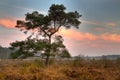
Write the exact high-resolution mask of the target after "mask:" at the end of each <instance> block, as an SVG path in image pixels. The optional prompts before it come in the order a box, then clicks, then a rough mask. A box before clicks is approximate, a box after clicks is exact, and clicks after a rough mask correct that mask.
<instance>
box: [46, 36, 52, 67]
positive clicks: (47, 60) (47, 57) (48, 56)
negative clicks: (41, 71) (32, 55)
mask: <svg viewBox="0 0 120 80" xmlns="http://www.w3.org/2000/svg"><path fill="white" fill-rule="evenodd" d="M48 37H49V42H48V43H49V51H48V53H47V55H46V61H45V64H46V66H48V65H49V59H50V52H51V36H48Z"/></svg>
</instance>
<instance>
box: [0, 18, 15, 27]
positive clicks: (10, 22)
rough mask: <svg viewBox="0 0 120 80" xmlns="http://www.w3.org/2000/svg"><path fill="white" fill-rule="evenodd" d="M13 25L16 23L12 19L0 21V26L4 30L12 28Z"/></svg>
mask: <svg viewBox="0 0 120 80" xmlns="http://www.w3.org/2000/svg"><path fill="white" fill-rule="evenodd" d="M15 24H16V22H15V20H13V19H0V25H1V26H4V27H6V28H14V27H15Z"/></svg>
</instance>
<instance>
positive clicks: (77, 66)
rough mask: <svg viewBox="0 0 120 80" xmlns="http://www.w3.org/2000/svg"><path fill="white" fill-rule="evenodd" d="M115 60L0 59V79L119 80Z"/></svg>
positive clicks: (119, 76)
mask: <svg viewBox="0 0 120 80" xmlns="http://www.w3.org/2000/svg"><path fill="white" fill-rule="evenodd" d="M118 62H119V61H117V60H65V61H63V60H59V61H58V60H57V61H54V60H51V61H50V64H49V66H48V67H46V66H45V65H44V61H42V60H1V61H0V80H120V65H119V63H118Z"/></svg>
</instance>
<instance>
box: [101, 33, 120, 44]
mask: <svg viewBox="0 0 120 80" xmlns="http://www.w3.org/2000/svg"><path fill="white" fill-rule="evenodd" d="M100 38H101V39H103V40H106V41H112V42H120V35H119V34H109V33H104V34H102V35H101V36H100Z"/></svg>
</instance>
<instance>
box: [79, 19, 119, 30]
mask: <svg viewBox="0 0 120 80" xmlns="http://www.w3.org/2000/svg"><path fill="white" fill-rule="evenodd" d="M81 22H83V24H84V23H85V24H92V25H97V26H101V27H105V28H110V29H113V30H120V29H118V28H115V26H117V25H118V24H117V23H115V22H97V21H87V20H81ZM113 27H114V28H113Z"/></svg>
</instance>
